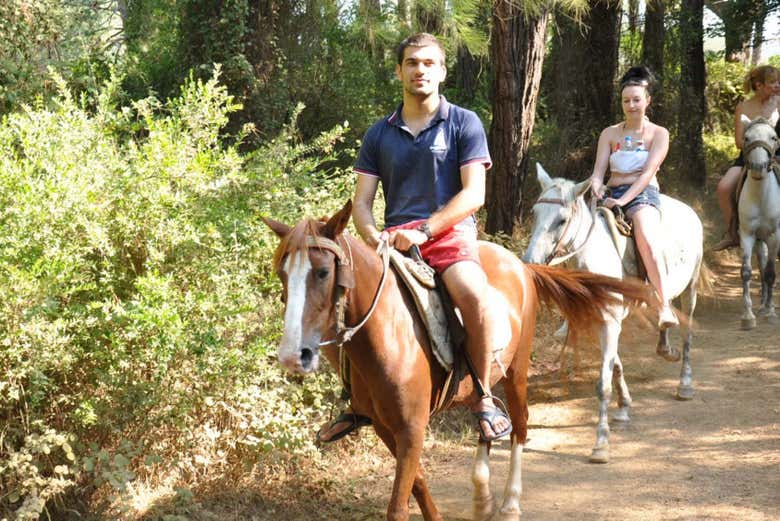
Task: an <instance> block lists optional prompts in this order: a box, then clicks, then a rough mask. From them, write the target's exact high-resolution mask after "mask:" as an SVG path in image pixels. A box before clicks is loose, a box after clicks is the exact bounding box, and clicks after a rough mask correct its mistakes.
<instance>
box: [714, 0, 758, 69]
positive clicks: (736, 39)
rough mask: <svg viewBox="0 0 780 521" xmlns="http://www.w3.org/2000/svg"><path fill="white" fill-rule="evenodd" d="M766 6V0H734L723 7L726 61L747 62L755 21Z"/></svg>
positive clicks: (722, 17)
mask: <svg viewBox="0 0 780 521" xmlns="http://www.w3.org/2000/svg"><path fill="white" fill-rule="evenodd" d="M764 8H765V0H733V1H730V2H726V5H725V6H724V7H723V8H722V9H721V13H722V14H721V19H722V20H723V28H724V31H725V39H726V61H730V62H742V63H747V62H748V58H749V55H750V44H751V36H752V33H753V21H754V20H756V19H757V18H756V17H757V16H759V15H760V13H761V12H762V10H763V9H764Z"/></svg>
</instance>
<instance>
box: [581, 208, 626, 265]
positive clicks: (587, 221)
mask: <svg viewBox="0 0 780 521" xmlns="http://www.w3.org/2000/svg"><path fill="white" fill-rule="evenodd" d="M577 204H578V205H579V208H578V210H577V211H578V212H581V214H582V216H583V217H582V218H581V219H580V226H579V229H578V230H577V242H575V246H578V245H580V244H582V241H584V240H585V238H586V237H587V242H586V243H585V246H584V247H583V248H582V249H581V250H580V252H579V253H578V254H577V256H576V259H577V265H578V267H579V268H582V269H586V270H588V271H591V272H593V273H600V274H603V275H611V276H613V277H620V276H621V275H622V273H623V264H622V258H621V256H620V253H619V252H618V249H617V246H616V245H615V242H614V240H613V239H612V235H611V234H610V232H609V228H608V225H607V223H606V222H604V218H603V217H598V214H596V216H594V215H593V214H591V212H590V209H589V208H588V205H587V204H586V203H585V199H584V198H583V197H582V196H580V197H578V198H577ZM594 219H595V220H596V221H595V222H594ZM591 228H592V230H591ZM588 233H590V236H589V237H588Z"/></svg>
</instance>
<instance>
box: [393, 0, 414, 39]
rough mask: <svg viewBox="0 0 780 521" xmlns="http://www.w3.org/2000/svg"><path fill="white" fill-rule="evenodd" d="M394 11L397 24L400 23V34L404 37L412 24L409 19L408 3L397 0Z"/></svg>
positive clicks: (403, 0)
mask: <svg viewBox="0 0 780 521" xmlns="http://www.w3.org/2000/svg"><path fill="white" fill-rule="evenodd" d="M396 13H397V16H398V24H399V25H400V30H401V36H402V37H406V33H409V32H410V31H411V30H412V24H411V22H410V21H409V3H408V2H407V1H406V0H398V4H396Z"/></svg>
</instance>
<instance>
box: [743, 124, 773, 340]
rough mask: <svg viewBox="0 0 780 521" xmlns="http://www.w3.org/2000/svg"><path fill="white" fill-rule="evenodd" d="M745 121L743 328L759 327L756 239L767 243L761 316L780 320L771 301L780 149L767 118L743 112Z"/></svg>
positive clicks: (761, 252)
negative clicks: (753, 290) (778, 153)
mask: <svg viewBox="0 0 780 521" xmlns="http://www.w3.org/2000/svg"><path fill="white" fill-rule="evenodd" d="M742 123H743V124H744V125H745V142H744V147H743V153H744V155H745V165H746V166H745V168H746V170H747V177H746V179H745V184H744V186H743V187H742V191H741V192H740V194H739V202H738V206H737V208H738V212H739V243H740V246H742V270H741V275H742V303H743V305H744V310H743V312H742V329H753V328H754V327H756V316H755V315H754V314H753V309H752V306H753V302H752V300H751V298H750V276H751V267H750V258H751V257H752V254H753V247H754V246H755V245H756V241H761V242H763V243H765V244H766V246H767V248H763V247H758V248H757V251H756V253H757V257H758V266H759V272H760V273H761V307H760V308H759V310H758V315H759V316H765V317H767V318H768V319H769V320H770V321H771V322H776V321H777V314H776V313H775V305H774V302H772V286H773V285H774V282H775V258H777V251H778V246H779V245H780V179H779V178H778V177H777V174H776V170H775V169H776V168H780V167H778V165H773V162H772V158H773V157H774V154H775V150H777V134H776V133H775V129H774V127H773V126H772V124H771V123H769V122H768V121H767V120H766V119H764V118H756V119H754V120H753V121H751V120H750V119H748V118H747V117H745V116H744V115H743V116H742Z"/></svg>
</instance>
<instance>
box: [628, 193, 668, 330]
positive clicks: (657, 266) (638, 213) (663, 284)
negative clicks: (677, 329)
mask: <svg viewBox="0 0 780 521" xmlns="http://www.w3.org/2000/svg"><path fill="white" fill-rule="evenodd" d="M631 219H632V221H633V222H634V238H635V240H636V245H637V249H638V250H639V254H640V255H641V256H642V260H643V261H644V263H645V269H646V270H647V278H649V279H650V283H651V284H652V285H653V287H654V288H655V290H656V292H657V293H658V297H659V298H660V299H661V304H662V305H663V308H662V309H661V313H660V318H659V327H669V326H670V325H676V324H677V318H676V317H675V316H674V313H673V312H672V310H671V307H670V305H669V301H670V300H671V298H672V294H671V289H670V288H669V276H668V273H667V271H666V262H665V260H664V256H663V246H664V236H663V233H662V232H661V213H660V212H659V211H658V209H657V208H654V207H652V206H650V205H643V206H640V207H639V208H637V209H636V210H635V212H634V213H633V215H632V216H631Z"/></svg>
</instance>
